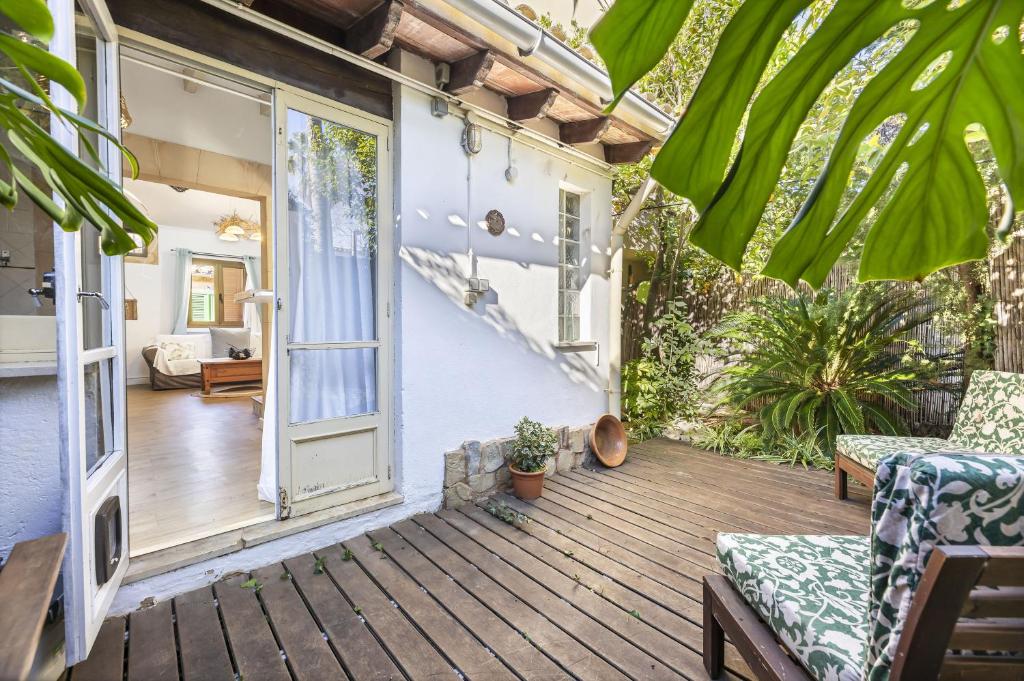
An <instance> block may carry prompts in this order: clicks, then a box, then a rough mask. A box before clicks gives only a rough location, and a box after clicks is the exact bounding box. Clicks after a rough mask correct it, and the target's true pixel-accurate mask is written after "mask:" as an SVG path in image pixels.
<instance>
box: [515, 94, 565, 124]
mask: <svg viewBox="0 0 1024 681" xmlns="http://www.w3.org/2000/svg"><path fill="white" fill-rule="evenodd" d="M556 99H558V90H556V89H554V88H546V89H544V90H538V91H537V92H530V93H527V94H525V95H518V96H516V97H509V98H508V117H509V118H510V119H512V120H513V121H528V120H530V119H532V118H544V116H546V115H547V113H548V111H549V110H550V109H551V107H552V106H554V104H555V100H556Z"/></svg>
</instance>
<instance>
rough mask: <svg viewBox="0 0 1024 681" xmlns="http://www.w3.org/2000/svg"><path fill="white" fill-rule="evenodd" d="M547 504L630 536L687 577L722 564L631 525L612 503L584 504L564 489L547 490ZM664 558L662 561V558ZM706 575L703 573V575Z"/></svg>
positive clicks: (642, 550)
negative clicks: (565, 492)
mask: <svg viewBox="0 0 1024 681" xmlns="http://www.w3.org/2000/svg"><path fill="white" fill-rule="evenodd" d="M543 498H544V499H545V500H546V501H547V502H549V503H554V504H557V505H558V506H561V507H562V508H564V509H567V510H570V511H573V512H574V513H576V515H577V516H586V517H587V520H588V521H591V520H592V521H593V522H594V523H596V524H598V525H603V526H605V527H606V528H608V529H609V530H612V531H613V532H616V533H618V534H619V535H624V536H628V537H630V538H631V539H633V540H635V542H638V545H637V546H636V547H635V548H636V550H638V551H641V552H643V553H644V554H645V555H649V556H652V558H654V559H655V560H657V561H658V562H660V563H662V564H663V565H665V566H666V567H671V568H673V569H676V570H682V571H685V572H686V574H690V573H692V571H693V570H703V571H709V570H714V569H715V568H716V566H717V565H718V563H717V561H716V560H715V559H714V557H713V556H712V555H711V553H710V551H707V550H704V551H699V550H697V549H695V548H693V547H692V546H687V545H685V544H677V543H676V542H674V541H672V540H671V539H669V538H667V537H664V536H662V535H660V534H658V533H657V532H653V531H651V530H649V529H647V528H646V527H644V526H643V524H642V523H643V521H642V520H640V523H641V524H636V523H631V522H629V521H627V520H624V519H622V518H621V517H619V515H618V514H617V512H616V509H615V507H614V506H612V505H611V504H605V503H603V502H599V501H597V500H596V499H595V500H593V501H590V500H585V502H584V501H580V500H578V499H575V498H573V497H570V496H568V495H566V494H562V493H561V490H556V489H547V488H545V490H544V497H543ZM659 557H660V558H659ZM702 574H703V573H702Z"/></svg>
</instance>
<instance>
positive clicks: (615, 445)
mask: <svg viewBox="0 0 1024 681" xmlns="http://www.w3.org/2000/svg"><path fill="white" fill-rule="evenodd" d="M590 449H591V450H593V452H594V456H596V457H597V460H598V461H600V462H601V463H602V464H604V465H605V466H607V467H608V468H615V467H616V466H620V465H622V462H623V461H625V460H626V449H627V442H626V429H625V428H623V427H622V421H620V420H619V419H617V418H615V417H614V416H613V415H611V414H605V415H604V416H602V417H601V418H599V419H598V420H597V421H596V422H595V423H594V427H593V428H591V429H590Z"/></svg>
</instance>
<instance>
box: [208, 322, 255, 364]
mask: <svg viewBox="0 0 1024 681" xmlns="http://www.w3.org/2000/svg"><path fill="white" fill-rule="evenodd" d="M251 337H252V332H251V331H250V330H249V329H229V328H220V327H214V328H211V329H210V343H211V345H212V346H213V356H214V357H227V356H228V347H229V346H233V347H236V348H238V349H239V350H241V349H242V348H248V347H250V345H249V341H250V340H251Z"/></svg>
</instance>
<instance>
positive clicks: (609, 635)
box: [71, 441, 868, 681]
mask: <svg viewBox="0 0 1024 681" xmlns="http://www.w3.org/2000/svg"><path fill="white" fill-rule="evenodd" d="M545 485H546V486H545V489H544V496H543V498H541V499H538V500H537V501H535V502H529V503H523V502H520V501H518V500H515V499H514V498H511V497H509V496H501V497H499V498H498V500H500V501H504V502H505V503H507V504H508V505H510V506H512V507H513V508H515V509H517V510H519V511H521V512H522V513H524V514H525V515H527V516H528V517H529V518H530V522H528V523H526V524H525V525H524V526H523V527H524V529H517V528H516V527H513V526H512V525H509V524H506V523H505V522H503V521H501V520H498V519H496V518H494V517H492V516H491V515H489V514H488V513H486V512H484V511H483V510H481V509H480V508H477V507H472V506H470V507H465V508H463V509H461V510H458V511H442V512H439V513H435V514H425V515H420V516H416V517H414V518H412V519H410V520H407V521H404V522H400V523H398V524H396V525H393V526H392V527H389V528H385V529H382V530H378V531H374V532H370V533H369V535H368V536H360V537H357V538H355V539H352V540H349V541H345V542H343V543H341V544H339V545H336V546H330V547H327V548H324V549H323V550H320V551H316V552H315V553H311V554H307V555H303V556H300V557H297V558H294V559H291V560H286V561H284V563H282V564H274V565H269V566H267V567H264V568H262V569H259V570H256V571H254V572H252V573H251V574H245V575H236V576H233V577H231V578H229V579H226V580H224V581H221V582H218V583H216V584H214V585H213V586H212V587H204V588H202V589H199V590H196V591H193V592H191V593H188V594H185V595H182V596H179V597H177V598H175V599H173V600H172V601H165V602H162V603H159V604H157V605H156V606H154V607H151V608H148V609H145V610H141V611H138V612H135V613H132V614H131V615H130V616H128V617H116V618H112V619H109V620H107V622H106V623H105V624H104V626H103V629H102V630H101V632H100V634H99V639H98V640H97V642H96V645H95V647H94V649H93V652H92V655H91V657H90V658H89V659H88V660H87V661H86V662H85V663H83V664H82V665H79V666H78V667H77V668H75V669H74V670H73V674H72V677H71V678H72V680H73V681H85V680H87V679H121V678H127V679H128V680H129V681H134V680H135V679H145V680H146V681H152V680H159V679H179V678H181V679H185V680H190V679H225V680H228V679H239V678H240V679H244V680H245V681H254V680H256V679H281V680H285V679H343V678H354V679H406V678H408V679H431V680H433V679H455V678H458V677H457V676H456V675H455V674H456V672H458V673H459V674H461V675H462V677H463V678H468V679H471V680H473V679H481V680H483V679H486V680H491V679H516V678H519V679H524V680H531V679H544V680H549V679H572V678H575V679H600V680H602V681H603V680H605V679H627V678H629V679H662V678H665V679H668V678H673V679H677V678H690V679H705V678H707V677H706V675H705V673H704V670H703V667H702V662H701V647H702V631H701V623H702V610H701V578H702V577H703V575H705V574H707V573H708V572H710V571H713V570H715V569H716V564H717V561H716V559H715V555H714V553H715V550H714V537H715V534H716V532H718V531H719V530H722V531H728V532H764V533H776V534H778V533H829V534H864V533H866V532H867V531H868V507H867V499H866V494H865V491H864V489H863V488H860V487H857V486H851V495H852V497H853V498H852V500H851V501H849V502H836V501H833V500H832V482H831V475H830V474H828V473H824V472H820V471H803V470H801V469H789V468H785V467H780V466H775V465H772V464H765V463H756V462H745V461H737V460H733V459H726V458H722V457H719V456H715V455H712V454H708V453H704V452H699V451H697V450H693V449H690V448H688V447H685V446H682V445H679V444H677V443H671V442H667V441H655V442H649V443H645V444H643V445H640V446H636V447H634V448H633V449H632V450H631V452H630V458H629V460H628V461H627V462H626V463H625V464H624V465H623V466H621V467H620V468H618V469H615V470H580V471H575V472H570V473H565V474H560V475H557V476H555V477H553V478H550V479H548V480H547V481H546V483H545ZM253 580H254V581H253ZM126 631H127V636H126ZM726 662H727V666H728V670H729V671H728V673H727V675H726V676H727V678H733V679H736V678H749V670H748V669H747V668H746V666H745V665H744V663H743V661H742V660H741V659H739V657H738V655H737V653H736V652H735V650H731V649H730V650H729V651H728V653H727V657H726Z"/></svg>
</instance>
